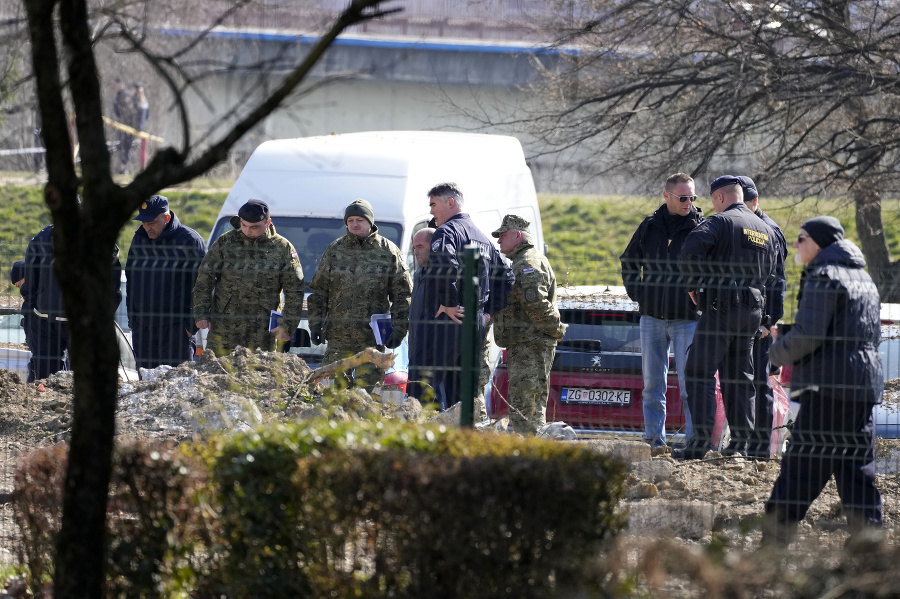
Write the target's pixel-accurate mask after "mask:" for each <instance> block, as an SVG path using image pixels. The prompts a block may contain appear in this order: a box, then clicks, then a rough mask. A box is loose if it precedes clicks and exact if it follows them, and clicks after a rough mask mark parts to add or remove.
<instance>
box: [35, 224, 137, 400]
mask: <svg viewBox="0 0 900 599" xmlns="http://www.w3.org/2000/svg"><path fill="white" fill-rule="evenodd" d="M53 262H54V260H53V225H50V226H48V227H45V228H44V229H42V230H41V232H40V233H38V234H37V235H35V236H34V237H33V238H32V239H31V241H30V242H29V243H28V248H27V249H26V250H25V277H24V279H25V282H24V283H23V284H22V287H21V291H22V297H23V299H24V302H23V304H22V311H23V312H25V313H28V317H27V325H28V328H27V329H26V333H25V336H26V338H27V340H28V346H29V348H30V349H31V353H32V360H31V372H30V374H29V376H28V382H29V383H30V382H33V381H35V380H38V379H45V378H47V377H48V376H50V375H51V374H53V373H54V372H59V371H60V370H65V369H66V361H65V358H66V356H65V352H66V349H67V348H68V346H69V319H68V317H67V315H66V313H65V310H64V308H63V302H62V297H61V295H60V292H59V285H58V284H57V282H56V275H55V274H54V273H53ZM112 270H113V272H112V277H113V289H112V291H113V293H115V296H116V302H115V305H116V306H118V305H119V303H120V302H121V301H122V290H121V283H120V281H121V279H122V267H121V265H120V264H119V247H118V246H115V245H114V246H113V256H112Z"/></svg>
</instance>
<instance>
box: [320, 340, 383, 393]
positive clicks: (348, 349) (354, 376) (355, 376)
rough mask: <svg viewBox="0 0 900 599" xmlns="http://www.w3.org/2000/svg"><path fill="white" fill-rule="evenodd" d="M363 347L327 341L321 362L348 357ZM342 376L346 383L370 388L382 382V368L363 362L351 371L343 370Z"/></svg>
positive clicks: (335, 360)
mask: <svg viewBox="0 0 900 599" xmlns="http://www.w3.org/2000/svg"><path fill="white" fill-rule="evenodd" d="M365 349H366V348H365V347H359V346H350V345H341V344H339V343H335V342H333V341H328V348H327V349H326V350H325V357H324V358H323V359H322V363H323V364H331V363H332V362H337V361H338V360H343V359H344V358H349V357H350V356H352V355H354V354H357V353H359V352H361V351H363V350H365ZM344 376H345V378H346V379H347V382H348V383H351V384H354V385H356V386H357V387H366V388H367V389H369V390H371V389H372V387H374V386H375V385H377V384H379V383H384V368H378V367H377V366H375V365H374V364H364V365H362V366H359V367H357V368H355V369H354V370H353V371H352V372H345V373H344Z"/></svg>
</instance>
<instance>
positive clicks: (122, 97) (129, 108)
mask: <svg viewBox="0 0 900 599" xmlns="http://www.w3.org/2000/svg"><path fill="white" fill-rule="evenodd" d="M113 89H114V90H115V92H116V96H115V98H114V99H113V114H114V115H115V117H116V121H117V122H118V123H120V124H122V125H127V126H128V127H131V126H133V124H134V100H133V99H132V97H131V94H130V93H128V91H127V90H126V89H125V83H124V82H123V81H122V78H121V77H119V76H118V75H116V78H115V79H113ZM117 131H118V134H119V172H120V173H123V172H125V169H126V168H127V166H128V162H129V161H130V160H131V143H132V142H133V141H134V136H133V135H131V134H130V133H126V132H125V131H120V130H117Z"/></svg>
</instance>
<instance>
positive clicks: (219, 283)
mask: <svg viewBox="0 0 900 599" xmlns="http://www.w3.org/2000/svg"><path fill="white" fill-rule="evenodd" d="M231 225H232V226H233V227H234V228H235V230H233V231H229V232H227V233H225V234H224V235H222V236H221V237H219V238H218V239H217V240H216V241H215V242H214V243H213V244H212V245H211V246H210V248H209V253H207V254H206V256H205V257H204V258H203V262H201V263H200V272H199V273H198V275H197V283H196V284H195V285H194V293H193V300H194V319H195V320H196V324H197V328H199V329H209V337H208V339H207V349H213V350H214V351H215V352H216V354H217V355H223V354H227V353H229V352H231V351H232V350H234V348H235V347H236V346H238V345H242V346H244V347H248V348H250V349H256V348H257V347H259V348H262V349H264V350H268V351H272V350H274V349H275V340H276V339H280V340H282V341H287V340H288V339H290V338H291V336H292V335H293V333H294V331H295V330H296V328H297V325H298V324H299V323H300V316H301V312H302V310H303V285H304V284H303V268H302V267H301V266H300V258H299V257H298V256H297V252H296V250H294V246H293V245H291V242H290V241H288V240H287V239H285V238H284V237H282V236H281V235H278V234H277V233H276V232H275V226H274V225H272V219H271V218H269V206H268V204H266V203H265V202H263V201H262V200H249V201H248V202H247V203H246V204H244V205H243V206H241V209H240V210H239V211H238V216H234V217H232V219H231ZM214 292H215V293H214ZM282 292H284V304H283V305H282V302H281V294H282ZM272 310H275V311H278V312H283V316H282V318H281V322H280V324H279V325H278V326H277V327H276V328H274V329H273V330H271V331H270V330H269V319H270V316H271V312H272Z"/></svg>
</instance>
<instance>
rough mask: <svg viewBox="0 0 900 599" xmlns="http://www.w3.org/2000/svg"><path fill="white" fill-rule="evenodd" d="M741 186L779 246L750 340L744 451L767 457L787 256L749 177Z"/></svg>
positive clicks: (784, 243) (746, 201)
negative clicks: (775, 330) (752, 399)
mask: <svg viewBox="0 0 900 599" xmlns="http://www.w3.org/2000/svg"><path fill="white" fill-rule="evenodd" d="M738 179H739V180H740V181H741V187H743V189H744V204H746V206H747V208H749V209H750V211H751V212H753V214H755V215H756V216H758V217H759V218H760V219H762V221H763V222H764V223H766V224H767V225H769V226H770V227H772V230H773V231H775V243H776V245H777V246H778V255H777V256H776V258H777V262H776V264H775V279H773V280H772V285H771V286H770V287H768V288H766V309H765V311H764V312H763V317H762V324H761V325H760V327H759V335H757V337H756V341H755V342H754V343H753V386H754V387H755V388H756V422H755V425H754V428H753V433H751V435H750V441H749V443H748V445H747V454H748V455H749V456H750V457H754V458H760V459H769V458H771V457H772V447H771V444H772V418H773V415H774V413H773V412H774V409H775V391H774V390H773V389H772V379H770V378H769V370H771V363H770V361H769V348H770V347H772V334H771V332H772V327H773V326H775V325H776V324H778V321H779V320H781V317H782V316H784V296H785V293H786V292H787V280H786V278H785V275H784V261H785V259H786V258H787V241H786V240H785V238H784V233H783V232H782V231H781V227H779V226H778V225H777V224H776V223H775V221H774V220H772V219H771V218H769V215H768V214H766V213H765V212H763V211H762V208H760V207H759V192H758V191H757V190H756V184H755V183H753V179H751V178H750V177H738Z"/></svg>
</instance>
